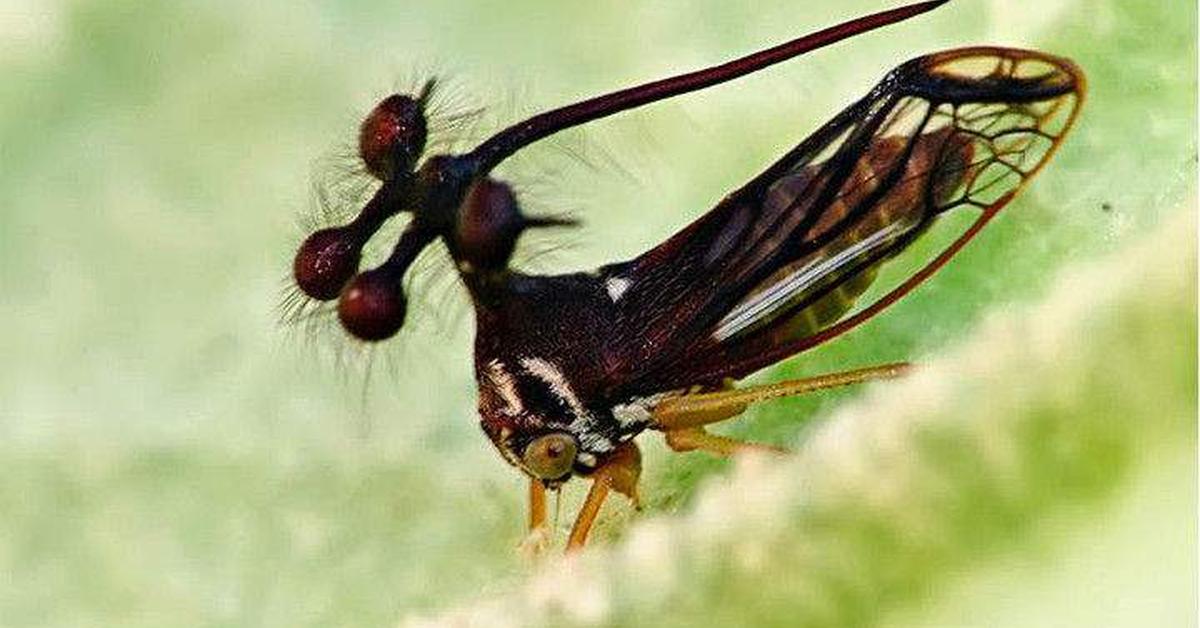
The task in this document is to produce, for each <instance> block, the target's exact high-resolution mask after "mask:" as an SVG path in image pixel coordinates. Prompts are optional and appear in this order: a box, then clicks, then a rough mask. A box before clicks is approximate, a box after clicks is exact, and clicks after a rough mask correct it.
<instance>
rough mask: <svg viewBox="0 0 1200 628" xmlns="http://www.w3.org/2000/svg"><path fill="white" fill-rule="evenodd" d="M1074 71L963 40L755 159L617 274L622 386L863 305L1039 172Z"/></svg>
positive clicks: (1075, 93) (775, 356) (720, 368)
mask: <svg viewBox="0 0 1200 628" xmlns="http://www.w3.org/2000/svg"><path fill="white" fill-rule="evenodd" d="M1083 91H1084V80H1083V77H1082V74H1081V73H1080V72H1079V70H1078V69H1077V68H1076V67H1075V66H1074V65H1073V64H1071V63H1070V62H1069V61H1066V60H1063V59H1058V58H1055V57H1051V56H1049V55H1044V54H1041V53H1036V52H1029V51H1023V50H1012V49H1002V48H965V49H959V50H951V51H946V52H941V53H937V54H933V55H928V56H924V57H919V58H917V59H913V60H912V61H909V62H908V63H905V64H903V65H901V66H900V67H898V68H896V69H895V70H893V71H892V72H891V73H889V74H888V75H887V77H885V78H884V80H883V81H882V82H881V83H880V84H879V85H877V86H876V87H875V88H874V89H873V90H872V91H871V92H870V93H869V94H868V95H867V96H866V97H864V98H863V99H862V100H859V101H858V102H856V103H854V104H852V105H851V106H850V107H848V108H847V109H845V110H844V111H842V112H841V113H840V114H838V115H837V116H836V117H834V118H833V119H832V120H831V121H829V122H828V123H827V124H826V125H825V126H823V127H821V128H820V129H819V130H817V132H816V133H814V134H813V135H812V136H810V137H809V138H808V139H806V140H805V141H804V142H802V143H801V144H800V145H799V146H797V147H796V148H795V149H793V150H792V151H791V152H789V153H788V154H787V155H785V156H784V157H783V158H782V159H780V160H779V161H778V162H776V163H775V164H773V165H772V166H771V167H769V168H768V169H767V170H766V171H765V172H763V173H762V174H760V175H759V176H757V177H755V178H754V179H753V180H751V181H750V182H749V183H747V184H746V185H745V186H743V187H742V188H741V189H739V190H737V191H735V192H733V193H732V194H730V195H729V196H727V197H726V198H725V199H724V200H722V201H721V202H720V203H719V204H718V205H717V206H716V207H714V208H713V209H712V210H711V211H709V212H708V213H707V214H705V215H704V216H702V217H701V218H700V219H698V220H697V221H696V222H694V223H692V224H691V225H689V226H688V227H686V228H685V229H684V230H682V231H681V232H680V233H678V234H676V235H675V236H674V237H672V238H670V239H669V240H667V241H666V242H664V243H663V244H661V245H659V246H658V247H656V248H654V249H652V250H651V251H649V252H647V253H646V254H644V255H642V256H640V257H638V258H636V259H634V260H632V261H630V262H627V263H625V264H619V265H615V266H611V267H608V268H606V269H604V271H603V272H604V273H606V274H607V276H608V280H609V281H612V280H619V281H620V282H622V285H623V286H628V287H627V289H625V290H623V293H622V295H621V298H620V299H619V300H618V301H617V305H618V308H619V321H618V324H620V325H622V327H623V328H624V329H628V330H630V333H631V334H635V335H636V336H637V337H641V338H643V339H644V342H642V343H640V344H637V345H636V346H632V347H628V348H626V349H618V348H616V347H614V348H612V350H613V351H619V352H621V353H622V354H623V357H624V359H623V360H621V362H622V363H624V364H626V365H630V366H629V367H628V368H629V373H628V374H627V376H626V377H623V378H621V379H622V380H623V381H624V382H625V383H624V384H623V388H625V390H623V391H622V392H624V393H628V394H645V393H649V392H656V391H661V390H669V389H676V388H683V387H687V386H690V385H694V384H702V385H703V384H715V383H717V382H719V381H720V379H722V378H725V377H734V378H737V377H742V376H745V375H747V374H749V373H751V372H753V371H755V370H758V369H760V368H763V367H764V366H767V365H769V364H772V363H774V362H776V361H778V360H780V359H783V358H784V357H787V356H788V355H791V354H793V353H796V352H798V351H802V350H804V349H807V348H809V347H811V346H813V345H815V344H819V343H820V342H824V341H825V340H828V339H829V338H832V337H835V336H837V335H839V334H841V333H844V332H845V331H846V330H848V329H850V328H852V327H853V326H855V325H857V324H859V323H861V322H862V321H864V320H866V319H867V318H870V317H871V316H873V315H874V314H876V313H878V312H879V311H880V310H882V309H883V308H885V307H886V306H887V305H889V304H890V303H892V302H894V301H895V300H896V299H898V298H899V297H900V296H902V295H903V294H904V293H906V292H907V291H908V290H911V289H912V288H913V287H915V286H916V285H917V284H918V283H920V282H921V281H923V280H924V279H925V278H927V277H928V276H929V275H930V274H932V273H933V271H934V270H936V269H937V267H940V266H941V265H942V264H944V263H945V262H946V261H947V260H948V259H949V258H950V257H951V256H952V255H954V253H956V252H957V251H958V249H959V248H961V247H962V245H963V244H965V243H966V241H967V240H969V239H970V238H971V237H973V236H974V234H975V233H977V232H978V231H979V229H980V228H982V226H983V225H984V224H986V222H987V221H988V220H990V219H991V217H992V216H994V215H995V213H996V212H997V211H999V209H1000V208H1001V207H1003V206H1004V205H1005V204H1006V203H1007V202H1008V201H1009V200H1011V198H1012V197H1013V196H1014V195H1015V194H1016V193H1017V192H1018V191H1019V190H1020V189H1021V188H1022V187H1023V186H1024V185H1025V183H1027V182H1028V180H1029V179H1030V178H1031V177H1032V176H1033V175H1034V174H1036V172H1037V171H1038V170H1039V169H1040V168H1041V167H1042V166H1043V165H1044V164H1045V163H1046V161H1047V159H1048V158H1049V157H1050V155H1051V154H1052V153H1053V152H1054V150H1055V149H1056V148H1057V146H1058V144H1059V142H1060V141H1061V140H1062V138H1063V136H1064V135H1065V134H1066V132H1067V131H1068V129H1069V128H1070V126H1071V124H1072V122H1073V120H1074V117H1075V115H1076V113H1077V111H1078V107H1079V105H1080V103H1081V101H1082V97H1083ZM965 208H971V209H970V210H973V211H975V212H977V214H978V216H977V218H976V219H975V221H974V222H973V223H971V224H970V226H969V227H967V229H966V230H965V231H964V232H963V233H962V234H961V235H960V236H959V238H958V239H957V240H955V241H954V242H953V243H952V244H950V245H949V246H948V247H947V248H946V249H945V250H943V251H942V252H941V254H939V255H937V256H936V257H935V258H933V260H931V261H930V262H929V263H928V264H927V265H926V266H925V267H923V268H922V269H921V270H920V271H918V272H917V273H916V274H914V275H913V276H911V277H910V278H909V279H908V280H906V281H904V282H903V283H901V284H900V285H899V286H897V287H896V288H895V289H893V290H892V291H891V292H889V293H887V294H885V295H884V296H883V297H880V298H879V299H878V300H876V301H874V302H872V303H870V304H867V305H866V306H864V307H861V308H860V309H857V310H856V309H855V307H856V305H858V304H857V300H858V299H859V297H860V296H861V295H862V294H863V293H864V292H865V291H866V290H867V288H868V287H869V286H870V285H871V283H872V281H873V280H874V277H875V273H876V271H877V270H878V268H879V266H880V265H881V264H883V263H884V262H886V261H887V260H888V259H890V258H892V257H894V256H896V255H897V254H899V253H900V252H902V251H903V250H905V249H906V248H907V247H908V246H909V245H910V244H911V243H912V242H913V241H915V240H916V239H917V238H918V237H920V236H921V234H923V233H924V232H925V231H926V230H927V229H928V228H929V226H930V225H931V224H932V223H933V222H934V221H935V220H936V219H937V218H938V217H939V216H941V215H943V214H945V213H947V212H950V211H968V210H967V209H965Z"/></svg>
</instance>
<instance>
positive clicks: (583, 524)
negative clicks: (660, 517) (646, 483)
mask: <svg viewBox="0 0 1200 628" xmlns="http://www.w3.org/2000/svg"><path fill="white" fill-rule="evenodd" d="M641 472H642V454H641V452H640V451H638V448H637V445H635V444H633V441H629V442H626V443H623V444H621V445H620V446H619V447H618V448H617V450H616V451H614V452H613V453H612V455H611V457H610V458H609V459H608V461H606V462H605V463H604V465H603V466H601V467H600V468H599V469H596V471H595V473H593V474H592V487H591V489H589V490H588V494H587V498H586V499H585V500H584V502H583V507H582V508H580V509H579V514H578V515H576V516H575V525H573V526H571V535H570V536H569V537H567V552H568V553H570V552H573V551H576V550H579V549H581V548H582V547H583V546H584V544H585V543H587V537H588V533H589V532H591V531H592V524H593V523H595V522H596V516H597V515H599V514H600V507H601V506H603V505H604V500H605V499H607V498H608V494H609V492H610V491H616V492H618V493H621V494H622V495H625V496H626V497H628V498H629V499H631V500H633V504H634V506H635V507H637V508H641V505H640V503H639V502H638V492H637V482H638V476H640V475H641Z"/></svg>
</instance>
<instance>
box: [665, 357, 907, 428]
mask: <svg viewBox="0 0 1200 628" xmlns="http://www.w3.org/2000/svg"><path fill="white" fill-rule="evenodd" d="M911 369H912V365H910V364H908V363H907V362H898V363H895V364H884V365H882V366H872V367H869V368H864V369H858V370H854V371H844V372H842V373H829V374H827V375H818V376H816V377H809V378H805V379H793V380H788V381H784V382H775V383H773V384H764V385H762V386H749V387H747V388H735V389H731V390H718V391H714V392H707V393H698V394H695V395H682V396H680V397H672V398H670V399H665V400H663V401H662V402H661V403H659V404H658V405H657V406H655V407H654V409H653V410H652V411H651V417H652V420H653V422H654V423H653V427H654V428H655V429H659V430H662V431H664V432H672V431H675V430H683V429H686V428H694V427H700V426H703V425H708V424H710V423H716V422H718V421H724V420H725V419H728V418H730V417H734V416H737V415H739V414H741V413H742V412H744V411H745V410H746V407H747V406H749V405H750V404H752V403H755V402H757V401H765V400H767V399H778V398H780V397H791V396H794V395H801V394H804V393H808V392H812V391H814V390H821V389H824V388H835V387H838V386H846V385H849V384H858V383H862V382H869V381H873V380H879V379H893V378H896V377H900V376H901V375H904V374H905V373H907V372H909V371H910V370H911Z"/></svg>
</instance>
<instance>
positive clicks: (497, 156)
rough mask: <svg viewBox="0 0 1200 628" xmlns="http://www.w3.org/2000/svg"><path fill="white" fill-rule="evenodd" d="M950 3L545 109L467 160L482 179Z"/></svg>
mask: <svg viewBox="0 0 1200 628" xmlns="http://www.w3.org/2000/svg"><path fill="white" fill-rule="evenodd" d="M949 1H950V0H932V1H929V2H918V3H915V4H910V5H907V6H903V7H900V8H898V9H891V10H889V11H881V12H879V13H873V14H871V15H867V16H864V17H860V18H857V19H854V20H850V21H848V22H843V23H841V24H838V25H836V26H831V27H829V28H825V29H822V30H819V31H817V32H815V33H811V34H809V35H805V36H803V37H799V38H797V39H793V40H791V41H788V42H785V43H782V44H779V45H778V46H774V47H772V48H768V49H766V50H761V51H759V52H755V53H753V54H749V55H746V56H744V57H741V58H738V59H734V60H733V61H728V62H726V63H723V64H720V65H716V66H712V67H710V68H705V69H703V70H696V71H694V72H688V73H686V74H680V75H678V76H672V77H669V78H665V79H659V80H657V81H651V82H649V83H643V84H641V85H637V86H634V87H630V88H627V89H622V90H618V91H615V92H611V93H608V94H604V95H601V96H596V97H594V98H589V99H588V100H584V101H581V102H577V103H575V104H572V105H567V106H565V107H560V108H558V109H554V110H551V111H547V112H545V113H541V114H538V115H536V116H534V117H532V118H529V119H527V120H525V121H523V122H518V123H517V124H514V125H512V126H510V127H508V128H507V129H504V130H503V131H500V132H499V133H497V134H496V135H493V136H492V137H491V138H489V139H488V140H486V141H485V142H484V143H482V144H480V145H479V146H478V147H477V148H476V149H475V150H474V151H472V152H471V154H470V158H471V159H472V160H474V161H475V162H476V165H477V167H478V170H477V171H476V172H477V173H478V174H479V175H484V174H487V173H489V172H491V170H492V169H493V168H495V167H496V166H497V165H498V164H499V163H500V162H501V161H504V160H505V159H506V158H508V157H509V156H511V155H512V154H513V153H515V152H516V151H518V150H520V149H521V148H522V147H524V146H527V145H529V144H531V143H533V142H536V141H538V140H540V139H542V138H544V137H547V136H550V135H553V134H555V133H558V132H559V131H562V130H563V129H568V128H570V127H573V126H578V125H580V124H585V123H587V122H591V121H593V120H598V119H600V118H604V117H607V116H611V115H613V114H614V113H618V112H621V111H625V110H627V109H633V108H635V107H640V106H642V105H645V104H648V103H652V102H655V101H657V100H663V99H665V98H671V97H672V96H678V95H680V94H686V93H688V92H692V91H696V90H698V89H704V88H705V87H711V86H713V85H717V84H719V83H724V82H726V81H731V80H733V79H736V78H738V77H741V76H745V75H746V74H750V73H751V72H756V71H758V70H761V69H763V68H765V67H767V66H770V65H774V64H776V63H779V62H781V61H786V60H788V59H791V58H793V57H796V56H799V55H802V54H804V53H806V52H810V51H812V50H816V49H817V48H822V47H825V46H828V45H830V44H834V43H837V42H839V41H842V40H843V39H847V38H849V37H853V36H855V35H860V34H862V33H865V32H867V31H871V30H874V29H877V28H880V27H883V26H887V25H889V24H895V23H896V22H901V21H904V20H907V19H908V18H910V17H914V16H916V15H920V14H921V13H925V12H928V11H932V10H934V9H936V8H938V7H940V6H942V5H943V4H946V3H947V2H949Z"/></svg>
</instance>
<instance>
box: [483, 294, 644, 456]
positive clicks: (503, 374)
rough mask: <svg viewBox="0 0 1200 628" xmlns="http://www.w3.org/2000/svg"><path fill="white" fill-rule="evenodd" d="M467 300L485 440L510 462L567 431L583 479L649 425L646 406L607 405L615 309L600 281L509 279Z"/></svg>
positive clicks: (636, 402)
mask: <svg viewBox="0 0 1200 628" xmlns="http://www.w3.org/2000/svg"><path fill="white" fill-rule="evenodd" d="M503 282H504V283H503V284H502V285H500V286H493V287H492V288H491V289H490V290H488V292H487V294H479V293H478V292H476V291H475V290H472V292H473V293H475V294H474V296H475V299H474V300H475V306H476V307H475V310H476V318H477V326H478V329H477V331H476V341H475V364H476V367H475V371H476V373H475V374H476V379H477V381H478V385H479V413H480V416H481V419H482V421H481V423H482V427H483V429H484V431H485V432H486V433H487V434H488V436H489V437H490V438H491V439H492V441H493V442H494V443H495V444H496V446H497V447H498V448H499V449H500V451H501V453H502V454H503V455H504V456H505V458H506V459H508V461H509V462H511V463H513V464H515V465H517V466H521V465H520V461H519V459H520V453H521V451H522V450H523V449H524V447H525V446H526V445H528V443H529V442H530V441H532V440H533V439H535V438H537V437H538V436H541V435H544V434H546V433H549V432H555V431H558V432H566V433H569V434H571V435H572V436H574V437H575V440H576V441H577V443H578V451H579V453H578V455H577V457H576V470H577V471H578V472H581V473H586V472H587V471H588V470H590V469H591V468H594V467H595V465H596V464H597V463H599V462H602V461H603V459H604V457H605V456H606V455H607V454H609V453H610V452H612V451H613V450H614V449H615V448H616V447H617V445H618V444H620V443H621V442H624V441H626V440H629V439H630V438H633V437H634V436H636V435H637V434H638V433H640V432H641V431H642V430H644V429H645V428H646V426H647V425H648V424H649V412H648V407H649V406H648V400H646V399H615V398H612V396H611V393H610V391H612V390H613V389H615V388H616V386H617V385H618V384H620V382H619V381H615V378H616V377H617V373H618V372H619V368H617V367H616V365H617V364H619V362H620V358H621V356H620V355H619V351H620V346H621V339H620V338H616V337H614V333H613V329H614V327H613V325H612V320H613V317H614V316H615V309H614V300H613V298H612V295H611V294H610V292H611V290H610V287H607V286H606V279H605V277H603V276H602V275H600V274H589V273H577V274H571V275H558V276H551V277H545V276H526V275H520V274H516V273H512V274H509V275H508V276H507V277H505V278H504V279H503Z"/></svg>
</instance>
